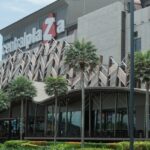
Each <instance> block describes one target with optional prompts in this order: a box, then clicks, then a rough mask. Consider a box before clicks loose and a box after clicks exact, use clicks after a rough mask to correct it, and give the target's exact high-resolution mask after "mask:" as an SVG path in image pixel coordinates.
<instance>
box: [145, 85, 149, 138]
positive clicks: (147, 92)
mask: <svg viewBox="0 0 150 150" xmlns="http://www.w3.org/2000/svg"><path fill="white" fill-rule="evenodd" d="M145 132H146V133H145V134H146V138H148V134H149V84H148V83H146V101H145Z"/></svg>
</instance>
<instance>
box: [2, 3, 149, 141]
mask: <svg viewBox="0 0 150 150" xmlns="http://www.w3.org/2000/svg"><path fill="white" fill-rule="evenodd" d="M148 2H149V1H141V3H140V1H136V2H135V50H136V51H141V50H148V49H149V48H150V42H149V40H150V28H149V27H150V13H149V12H150V7H148V6H149V3H148ZM129 5H130V3H129V1H128V0H92V1H91V0H58V1H56V2H54V3H52V4H50V5H48V6H46V7H44V8H42V9H40V10H39V11H37V12H35V13H33V14H31V15H29V16H26V17H25V18H23V19H21V20H19V21H17V22H15V23H13V24H11V25H9V26H7V27H5V28H3V29H1V30H0V33H1V35H2V36H3V51H2V53H3V54H2V63H1V64H0V88H2V89H3V88H5V87H6V86H7V85H8V83H9V82H10V81H11V80H13V79H14V78H16V77H17V76H19V75H23V76H25V77H27V78H28V79H30V80H32V81H33V83H34V85H35V87H36V89H37V91H38V93H37V96H36V97H35V98H34V99H33V100H27V101H24V138H25V139H47V140H51V139H53V136H54V120H55V114H54V104H55V101H54V97H49V96H48V95H46V93H45V91H44V82H43V81H44V79H45V77H47V76H52V77H56V76H63V77H64V78H66V79H67V81H68V83H69V86H68V89H69V92H68V94H67V95H66V96H63V97H62V96H61V97H59V104H58V112H59V113H58V114H59V115H58V116H57V122H58V134H57V139H58V140H80V137H81V91H80V74H79V73H78V72H75V71H74V70H73V69H72V68H69V67H68V66H67V65H65V64H64V51H65V48H66V47H67V46H69V45H70V44H71V43H73V42H74V41H75V40H76V39H83V38H84V39H85V40H87V41H92V43H93V44H94V45H95V46H96V48H97V49H98V52H97V55H98V56H99V58H100V63H99V65H98V66H97V67H96V69H95V72H93V73H91V72H90V71H89V70H87V71H86V72H85V74H84V75H85V101H86V105H85V140H109V141H110V140H112V139H114V140H128V137H129V134H128V129H129V124H128V116H129V113H128V104H129V88H128V87H129V84H130V82H129V73H128V69H127V63H126V62H127V55H128V53H129V49H130V47H129V45H130V42H129V41H130V36H129V33H130V27H129V25H130V23H129V18H130V13H129ZM20 104H21V102H20V101H14V102H12V103H11V104H10V108H9V109H8V110H4V111H2V112H1V113H0V134H1V135H0V139H3V138H19V118H20ZM134 136H135V137H136V138H144V137H145V89H142V88H141V87H140V86H136V88H135V107H134Z"/></svg>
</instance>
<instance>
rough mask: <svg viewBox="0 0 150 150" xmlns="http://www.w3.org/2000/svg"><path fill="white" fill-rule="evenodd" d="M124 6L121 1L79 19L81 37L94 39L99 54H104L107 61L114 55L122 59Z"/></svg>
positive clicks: (116, 58) (79, 34) (79, 35)
mask: <svg viewBox="0 0 150 150" xmlns="http://www.w3.org/2000/svg"><path fill="white" fill-rule="evenodd" d="M123 10H124V6H123V4H122V3H121V2H116V3H113V4H111V5H109V6H106V7H104V8H101V9H99V10H96V11H94V12H91V13H89V14H87V15H85V16H82V17H80V18H79V19H78V32H77V37H78V38H79V39H82V38H85V39H86V40H89V41H92V43H93V44H94V45H96V48H97V49H98V55H103V56H104V61H105V63H107V62H108V57H109V56H113V57H114V58H115V60H116V61H118V62H120V61H121V12H122V11H123Z"/></svg>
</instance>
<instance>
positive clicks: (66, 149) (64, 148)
mask: <svg viewBox="0 0 150 150" xmlns="http://www.w3.org/2000/svg"><path fill="white" fill-rule="evenodd" d="M78 148H80V145H79V144H67V143H64V144H56V145H50V150H76V149H78Z"/></svg>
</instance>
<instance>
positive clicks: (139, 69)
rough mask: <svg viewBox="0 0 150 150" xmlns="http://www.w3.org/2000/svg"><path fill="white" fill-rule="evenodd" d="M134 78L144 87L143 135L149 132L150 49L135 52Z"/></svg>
mask: <svg viewBox="0 0 150 150" xmlns="http://www.w3.org/2000/svg"><path fill="white" fill-rule="evenodd" d="M134 71H135V80H136V81H142V82H143V83H144V84H145V88H146V100H145V135H146V138H148V134H149V88H150V51H147V52H145V53H142V52H136V53H135V69H134Z"/></svg>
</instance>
